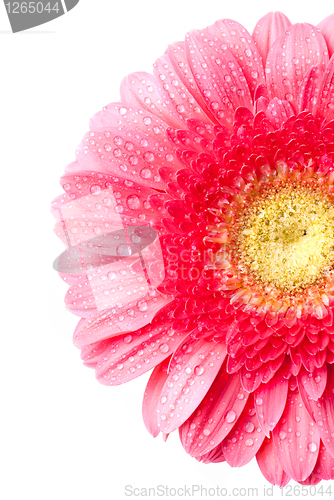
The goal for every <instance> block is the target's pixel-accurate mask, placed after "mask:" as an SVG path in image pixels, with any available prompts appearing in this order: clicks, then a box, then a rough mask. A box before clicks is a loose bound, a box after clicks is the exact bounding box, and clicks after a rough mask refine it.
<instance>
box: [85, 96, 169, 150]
mask: <svg viewBox="0 0 334 500" xmlns="http://www.w3.org/2000/svg"><path fill="white" fill-rule="evenodd" d="M118 127H121V128H122V129H128V128H130V129H131V130H137V131H138V132H141V133H142V134H147V135H149V136H150V137H153V138H154V139H156V140H157V141H159V142H161V143H163V144H165V145H166V146H167V145H168V141H167V139H166V130H167V128H168V127H169V125H168V124H167V123H166V122H164V121H163V120H161V119H160V118H158V117H157V116H155V115H154V114H152V113H150V112H149V111H146V110H143V109H142V108H139V107H136V106H127V105H124V104H123V103H120V102H115V103H111V104H108V105H107V106H105V107H104V108H103V109H102V111H99V112H98V113H96V114H95V115H94V116H93V117H92V118H91V119H90V122H89V128H90V129H91V130H99V129H109V128H118Z"/></svg>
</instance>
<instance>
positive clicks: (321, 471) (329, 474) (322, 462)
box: [313, 441, 334, 480]
mask: <svg viewBox="0 0 334 500" xmlns="http://www.w3.org/2000/svg"><path fill="white" fill-rule="evenodd" d="M313 473H314V474H315V475H316V476H318V477H320V478H321V479H327V480H328V479H334V458H333V457H332V455H331V454H330V453H329V452H328V450H327V448H326V447H325V446H324V444H323V442H322V441H321V443H320V451H319V457H318V460H317V463H316V464H315V467H314V470H313Z"/></svg>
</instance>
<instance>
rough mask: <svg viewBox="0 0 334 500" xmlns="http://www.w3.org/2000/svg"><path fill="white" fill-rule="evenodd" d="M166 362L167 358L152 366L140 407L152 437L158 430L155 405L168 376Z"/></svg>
mask: <svg viewBox="0 0 334 500" xmlns="http://www.w3.org/2000/svg"><path fill="white" fill-rule="evenodd" d="M168 363H169V359H168V358H167V359H165V361H163V362H162V363H160V364H159V365H157V366H156V367H155V368H154V370H153V372H152V374H151V376H150V378H149V381H148V383H147V385H146V389H145V393H144V399H143V407H142V414H143V420H144V424H145V426H146V429H147V430H148V432H149V433H150V434H152V436H153V437H156V436H157V435H158V434H159V432H160V429H159V426H158V418H157V406H158V403H159V399H160V394H161V390H162V388H163V386H164V384H165V382H166V379H167V377H168V371H167V369H168Z"/></svg>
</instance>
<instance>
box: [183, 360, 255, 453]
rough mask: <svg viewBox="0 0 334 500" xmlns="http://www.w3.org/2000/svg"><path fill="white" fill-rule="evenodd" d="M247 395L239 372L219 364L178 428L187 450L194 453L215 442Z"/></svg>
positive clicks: (225, 432) (236, 415)
mask: <svg viewBox="0 0 334 500" xmlns="http://www.w3.org/2000/svg"><path fill="white" fill-rule="evenodd" d="M247 398H248V393H247V392H246V391H244V390H243V388H242V385H241V382H240V377H239V374H233V375H229V374H228V373H226V371H225V367H223V368H222V369H221V370H220V372H219V374H218V375H217V377H216V379H215V381H214V383H213V384H212V386H211V387H210V389H209V391H208V393H207V394H206V396H205V398H204V399H203V401H202V403H201V404H200V405H199V407H198V408H197V410H196V411H195V412H194V413H193V414H192V415H191V417H190V418H188V420H187V421H186V422H185V423H184V424H183V425H182V427H181V429H180V436H181V441H182V444H183V446H184V448H185V450H186V451H187V453H189V454H190V455H193V456H198V455H200V454H205V453H208V452H209V451H210V450H212V449H213V448H214V447H215V446H217V444H218V443H220V442H221V441H222V440H223V439H224V438H225V437H226V436H227V435H228V433H229V432H230V431H231V429H232V428H233V426H234V425H235V424H236V422H237V421H238V418H239V417H240V415H241V413H242V411H243V409H244V407H245V404H246V402H247Z"/></svg>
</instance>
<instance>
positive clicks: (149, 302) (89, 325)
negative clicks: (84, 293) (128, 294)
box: [73, 292, 172, 347]
mask: <svg viewBox="0 0 334 500" xmlns="http://www.w3.org/2000/svg"><path fill="white" fill-rule="evenodd" d="M169 302H172V299H169V298H168V299H167V298H166V297H165V296H163V295H162V294H160V293H159V292H156V296H155V297H154V296H153V297H152V296H151V295H150V294H148V295H147V296H146V297H144V298H143V299H141V300H138V301H137V302H136V301H134V303H131V302H128V303H125V304H123V305H122V307H120V308H118V307H117V308H115V309H113V310H111V311H102V312H101V313H99V314H98V315H96V316H94V317H92V318H90V319H88V320H86V321H85V322H80V323H79V324H78V327H77V329H76V330H75V332H74V337H73V343H74V345H76V346H77V347H82V346H85V345H87V344H92V343H93V342H97V341H98V340H103V339H106V338H108V337H113V336H117V335H121V334H122V333H125V332H134V331H136V330H138V329H139V328H142V327H144V326H145V325H147V324H148V323H149V322H150V321H151V319H152V318H153V317H154V316H155V314H156V313H157V312H158V311H159V309H161V308H162V307H164V306H165V305H166V304H168V303H169Z"/></svg>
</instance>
